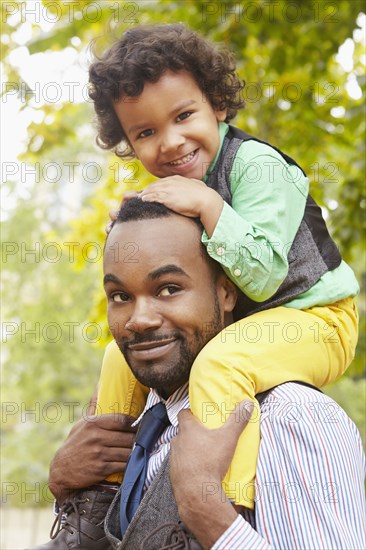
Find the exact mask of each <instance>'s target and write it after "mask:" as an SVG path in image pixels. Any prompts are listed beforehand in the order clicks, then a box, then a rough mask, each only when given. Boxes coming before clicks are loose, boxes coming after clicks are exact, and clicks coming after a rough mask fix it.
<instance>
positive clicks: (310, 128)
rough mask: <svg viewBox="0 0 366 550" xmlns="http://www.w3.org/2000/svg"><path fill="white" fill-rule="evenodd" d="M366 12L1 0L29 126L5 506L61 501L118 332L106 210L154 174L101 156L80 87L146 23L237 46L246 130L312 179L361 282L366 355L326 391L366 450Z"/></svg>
mask: <svg viewBox="0 0 366 550" xmlns="http://www.w3.org/2000/svg"><path fill="white" fill-rule="evenodd" d="M364 6H365V4H364V2H363V1H362V0H360V1H359V0H352V1H351V2H350V1H349V0H338V1H336V2H329V1H306V0H304V1H302V0H296V1H291V2H287V1H282V0H277V1H273V2H272V1H268V0H252V1H251V2H246V1H244V2H243V1H242V2H229V1H222V2H197V1H190V0H186V1H168V2H167V1H163V0H161V1H159V0H154V1H137V0H136V1H133V2H128V1H126V2H116V1H115V2H108V1H95V2H91V1H89V0H85V1H67V0H64V1H61V0H59V1H53V2H48V1H43V2H36V1H34V2H33V1H32V2H16V1H14V2H7V1H3V2H2V3H1V10H2V36H1V48H2V70H3V75H4V79H3V88H2V92H3V93H2V98H1V99H2V106H1V108H2V111H3V113H5V110H7V109H8V108H10V107H11V105H12V104H13V103H14V102H15V101H16V102H17V103H16V104H17V108H18V111H19V113H20V115H24V117H25V119H26V120H27V123H26V133H25V134H24V139H23V138H21V134H20V133H19V139H18V141H19V144H18V145H19V151H17V155H18V159H17V160H16V161H13V160H12V159H10V160H9V159H3V183H2V195H3V222H2V241H3V244H2V260H3V268H2V279H3V285H2V304H3V311H2V312H3V323H2V345H3V367H2V368H3V370H2V402H3V403H2V407H3V409H2V419H3V427H2V443H3V447H4V448H5V450H4V451H3V468H2V476H3V487H4V482H5V497H6V498H5V501H4V499H3V503H4V502H5V503H7V504H9V503H11V504H17V505H27V506H29V505H31V504H32V503H37V502H39V501H41V502H46V501H48V500H50V495H49V494H47V492H46V489H45V487H46V481H47V476H48V465H49V462H50V460H51V458H52V456H53V454H54V452H55V451H56V449H57V447H58V446H59V445H60V443H61V441H62V440H63V439H64V437H65V436H66V434H67V433H68V431H69V430H70V428H71V425H72V423H73V422H74V421H76V420H77V419H78V418H80V416H81V415H82V414H83V413H85V411H86V405H87V403H88V400H89V398H90V396H91V394H92V393H93V390H94V387H95V384H96V382H97V379H98V373H99V369H100V365H101V358H102V355H103V348H104V346H105V344H106V342H107V341H108V340H109V339H110V335H109V332H108V328H107V325H106V318H105V303H104V297H103V292H102V284H101V261H100V260H101V255H102V247H103V242H104V237H105V225H106V223H107V221H108V211H109V210H110V209H111V208H115V207H116V206H117V205H118V203H119V200H120V198H121V196H122V194H123V192H124V191H125V190H127V189H131V188H133V189H140V188H143V187H144V186H145V185H146V184H147V183H148V182H150V181H151V176H150V175H148V174H146V173H145V172H144V170H143V168H142V167H141V166H140V165H139V163H138V161H135V160H133V161H126V160H120V159H117V157H115V156H114V155H113V153H107V152H105V151H101V150H100V149H98V148H97V147H96V145H95V127H94V124H93V121H94V113H93V108H92V105H91V103H90V102H89V101H88V100H87V95H86V86H85V85H83V87H82V86H81V84H82V82H84V83H85V82H86V81H87V68H88V62H89V59H90V48H89V45H90V42H91V41H93V42H94V47H95V48H96V49H97V51H102V50H103V49H104V48H105V47H106V46H108V45H109V44H110V43H111V42H113V40H114V37H116V36H119V35H120V34H121V32H123V31H124V30H125V29H127V28H129V27H130V26H132V25H136V24H144V23H169V22H183V23H186V24H187V25H189V26H190V27H191V28H192V29H194V30H197V31H199V32H201V33H202V34H204V35H205V36H206V37H207V38H209V39H211V40H213V41H215V42H220V43H222V44H225V45H226V46H227V47H229V48H230V49H232V50H233V51H234V52H235V54H236V57H237V60H238V70H239V72H240V75H241V76H242V78H243V79H245V81H246V82H247V87H246V89H245V90H244V95H245V99H246V108H245V109H244V110H243V111H242V112H240V113H239V115H238V116H237V118H236V120H235V121H234V123H235V124H236V125H238V126H241V127H242V128H243V129H245V130H246V131H248V132H249V133H252V134H254V135H256V136H258V137H260V138H261V139H263V140H266V141H269V142H271V143H272V144H274V145H276V146H277V147H280V148H281V149H282V150H284V151H285V152H287V153H288V154H289V155H290V156H292V157H294V158H295V159H296V160H297V161H298V162H299V163H300V165H301V166H302V167H303V168H304V170H305V171H306V172H307V173H308V175H309V176H310V179H311V193H312V195H313V196H314V198H315V199H316V200H317V201H318V202H319V203H320V204H321V205H322V207H323V209H324V213H325V215H326V217H327V219H328V224H329V227H330V230H331V233H332V234H333V236H334V238H335V240H336V241H337V243H338V245H339V248H340V249H341V252H342V254H343V256H344V258H345V259H346V260H347V261H348V262H349V263H350V265H351V266H352V267H353V268H354V270H355V271H356V273H357V276H358V279H359V281H360V283H361V285H362V291H361V293H360V295H359V296H358V299H357V302H358V307H359V310H360V314H361V324H360V329H361V336H360V342H359V346H358V350H357V355H356V357H355V360H354V362H353V364H352V365H351V367H350V368H349V370H348V372H347V373H346V375H345V376H344V377H343V378H342V379H341V380H340V381H339V382H337V383H336V384H335V385H334V386H333V387H331V388H327V390H326V391H327V392H329V393H330V394H331V395H332V396H334V397H335V398H336V399H337V400H338V402H339V403H340V404H341V405H342V406H343V407H344V408H345V409H346V410H347V412H348V413H349V414H350V416H351V417H352V418H353V420H354V421H355V422H356V423H357V425H358V427H359V429H360V431H361V434H362V437H363V441H364V442H366V427H365V397H366V383H365V248H364V241H365V233H364V225H365V207H366V199H365V187H364V178H365V165H364V163H365V152H364V131H365V113H364V103H363V99H362V96H363V92H364V90H365V80H366V79H365V71H364V69H365V38H364V34H363V32H362V30H361V26H362V22H363V28H364V18H365V16H364V15H362V11H363V10H364ZM342 52H343V54H344V53H345V52H346V53H347V54H348V57H347V59H348V61H347V63H344V62H343V63H342V62H341V56H340V54H341V53H342ZM46 55H47V56H48V58H49V59H51V63H52V64H53V68H54V69H55V70H57V69H59V73H58V80H57V79H55V76H54V74H55V73H52V74H50V75H49V76H48V75H47V71H46V74H44V73H45V70H43V80H42V81H41V80H40V79H39V76H38V73H37V72H36V71H33V74H32V71H30V70H29V67H30V66H34V65H32V63H31V62H32V61H33V62H34V60H39V61H37V62H36V65H37V63H38V62H39V65H40V67H42V66H43V65H42V63H43V60H44V59H45V56H46ZM37 56H38V57H37ZM63 59H70V62H69V64H70V65H72V66H74V67H75V68H76V72H75V73H74V77H72V78H70V76H69V75H68V76H65V75H66V70H64V69H62V67H63V65H62V60H63ZM27 69H28V70H27ZM77 75H82V76H80V78H79V77H78V76H77ZM47 78H48V80H47ZM81 88H82V90H83V93H82V94H81V95H80V90H81ZM17 116H18V115H17ZM7 120H8V119H7ZM17 120H18V118H16V117H15V115H14V122H13V123H12V119H10V123H9V124H8V125H7V127H6V128H5V129H4V130H3V138H2V139H3V143H4V141H5V142H6V141H7V140H8V139H10V136H11V135H13V136H14V134H15V135H16V134H17V132H18V129H17V122H16V121H17ZM36 483H38V484H39V485H37V487H38V491H37V490H34V491H33V493H32V492H31V491H32V488H33V489H34V488H35V487H36ZM27 491H28V492H27Z"/></svg>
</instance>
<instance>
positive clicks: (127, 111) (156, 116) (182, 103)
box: [115, 71, 226, 180]
mask: <svg viewBox="0 0 366 550" xmlns="http://www.w3.org/2000/svg"><path fill="white" fill-rule="evenodd" d="M115 111H116V114H117V116H118V118H119V121H120V122H121V124H122V127H123V130H124V132H125V134H126V136H127V138H128V140H129V142H130V144H131V146H132V148H133V150H134V152H135V154H136V156H137V157H138V158H139V159H140V161H141V162H142V164H143V165H144V166H145V168H146V169H147V170H148V171H149V172H150V173H151V174H153V175H154V176H157V177H159V178H163V177H167V176H171V175H175V174H177V175H182V176H185V177H188V178H194V179H200V180H202V178H203V176H204V175H205V174H206V172H207V170H208V168H209V166H210V164H211V163H212V162H213V160H214V159H215V157H216V154H217V152H218V149H219V145H220V138H219V130H218V122H223V121H224V120H225V118H226V109H225V110H223V111H215V110H214V109H213V107H212V106H211V103H210V102H209V100H208V99H207V98H206V97H205V96H204V94H203V93H202V92H201V90H200V88H199V87H198V85H197V84H196V81H195V80H194V78H193V77H192V76H191V74H190V73H188V72H186V71H180V72H177V73H175V72H172V71H167V72H166V73H164V74H163V76H162V77H161V78H160V79H159V80H158V81H157V82H147V83H146V84H145V87H144V89H143V92H142V93H141V94H140V95H139V96H137V97H131V98H130V97H128V98H126V97H122V98H121V99H120V100H119V101H118V102H117V103H116V104H115Z"/></svg>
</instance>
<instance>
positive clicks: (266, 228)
mask: <svg viewBox="0 0 366 550" xmlns="http://www.w3.org/2000/svg"><path fill="white" fill-rule="evenodd" d="M90 83H91V90H90V96H91V98H92V99H93V100H94V104H95V110H96V114H97V119H98V125H99V128H98V132H99V133H98V143H99V145H100V146H101V147H103V148H105V149H111V148H115V151H116V154H117V155H118V156H120V157H126V156H135V157H136V158H138V159H140V161H141V163H142V164H143V165H144V167H145V168H146V169H147V170H148V171H149V172H150V173H151V174H153V175H154V176H156V177H157V178H159V179H158V180H157V181H156V182H154V183H152V184H151V185H149V186H147V187H146V188H145V189H144V190H143V191H142V192H141V194H140V197H141V199H142V200H146V201H157V202H162V203H164V204H165V205H166V206H168V207H169V208H171V209H172V210H174V211H176V212H178V213H181V214H184V215H186V216H192V217H199V218H200V219H201V222H202V224H203V226H204V228H205V231H204V233H203V235H202V241H203V243H204V244H205V245H206V247H207V251H208V253H209V254H210V256H211V257H212V258H214V259H215V260H216V261H218V262H219V263H220V264H221V265H222V267H223V269H224V270H225V272H226V273H227V275H228V276H229V277H230V278H231V279H232V281H233V282H234V283H235V284H236V285H237V287H238V289H239V290H240V296H239V300H238V305H237V307H236V310H235V316H234V319H235V321H236V323H235V324H233V325H231V326H230V327H228V328H227V329H225V330H224V331H223V332H222V333H221V334H219V335H218V336H216V337H215V338H214V339H213V340H211V341H210V342H209V343H208V344H207V345H206V346H205V347H204V348H203V350H202V351H201V353H200V354H199V355H198V357H197V359H196V361H195V362H194V364H193V367H192V371H191V377H190V402H191V408H192V412H193V413H194V414H195V415H196V416H197V417H198V418H199V419H200V420H201V421H203V422H205V423H206V425H207V426H208V427H217V426H219V425H221V424H222V422H224V421H225V418H226V415H227V413H228V412H230V411H231V410H232V409H233V408H234V406H235V404H236V403H238V402H240V401H241V400H242V399H243V398H244V397H250V398H251V399H254V396H255V395H256V394H257V393H259V392H262V391H264V390H266V389H269V388H271V387H273V386H275V385H277V384H281V383H283V382H286V381H291V380H296V381H302V382H305V383H309V384H312V385H315V386H317V387H321V386H324V385H326V384H328V383H330V382H333V381H335V380H336V379H337V378H338V377H339V376H341V375H342V374H343V372H344V371H345V369H346V368H347V366H348V365H349V364H350V362H351V360H352V358H353V356H354V350H355V347H356V342H357V313H356V309H355V306H354V303H353V300H352V297H353V296H355V295H356V294H357V292H358V284H357V281H356V279H355V277H354V274H353V272H352V270H351V269H350V268H349V267H348V265H347V264H346V263H345V262H344V261H342V259H341V257H340V255H339V252H338V250H337V248H336V246H335V244H334V243H333V241H332V239H331V238H330V236H329V234H328V231H327V229H326V226H325V223H324V221H323V219H322V217H321V210H320V208H319V207H318V206H317V205H316V204H315V203H314V201H313V200H312V199H311V197H310V196H309V195H308V179H307V178H306V176H305V174H304V173H303V171H302V170H301V168H300V167H299V166H298V165H297V164H296V163H295V161H293V160H292V159H291V158H289V157H288V156H286V155H285V154H283V153H282V152H281V151H279V150H278V149H276V148H274V147H272V146H270V145H268V144H266V143H264V142H262V141H260V140H258V139H256V138H252V137H251V136H248V135H247V134H245V133H244V132H242V131H240V130H238V129H237V128H234V127H231V126H229V125H228V124H227V123H228V122H229V121H230V120H231V119H232V118H233V117H234V116H235V114H236V113H237V110H238V109H239V108H240V107H241V106H242V105H243V102H242V99H241V94H240V92H241V90H242V89H243V87H244V85H243V84H242V83H241V82H240V80H239V78H238V77H237V75H236V73H235V63H234V60H233V57H232V55H231V54H229V53H228V52H225V51H217V50H216V49H215V48H214V47H213V45H211V44H209V43H208V42H206V41H205V40H203V39H202V38H201V37H200V36H198V35H197V34H195V33H194V32H191V31H190V30H188V29H186V28H185V27H184V26H183V25H163V26H156V27H144V26H141V27H136V28H133V29H131V30H129V31H127V32H126V33H125V34H124V36H123V37H122V39H121V40H119V41H118V42H116V43H115V44H114V45H113V46H112V47H111V48H110V49H109V50H108V51H107V52H106V53H105V54H104V55H103V56H102V58H101V59H99V60H96V61H95V62H94V63H93V64H92V66H91V67H90ZM134 195H136V193H135V192H130V193H129V194H128V196H127V198H128V197H131V196H134ZM116 404H117V407H118V409H117V410H118V412H124V413H127V414H131V415H133V416H137V415H138V414H139V413H140V412H141V410H142V409H143V406H144V388H142V387H141V386H140V385H139V384H138V383H137V382H136V380H135V379H134V378H133V376H132V374H131V373H130V371H129V368H128V366H127V364H125V362H124V359H123V357H122V355H121V353H120V352H119V350H118V349H117V346H116V344H115V343H112V344H111V345H109V347H108V348H107V350H106V355H105V359H104V364H103V369H102V374H101V379H100V387H99V396H98V408H97V410H98V412H99V413H110V412H111V411H116ZM256 420H257V421H252V422H250V423H249V425H248V427H247V428H246V429H245V431H244V432H243V434H242V436H241V438H240V440H239V443H238V447H237V451H236V454H235V456H234V459H233V462H232V465H231V467H230V469H229V471H228V472H227V475H226V477H225V480H224V488H225V491H226V493H227V495H228V496H229V497H230V498H231V499H232V500H233V501H234V502H235V503H236V504H240V505H244V506H246V507H250V508H253V498H254V485H253V480H254V477H255V467H256V458H257V454H258V447H259V421H258V417H257V418H256ZM295 420H296V419H295ZM292 421H294V419H292ZM243 456H245V457H246V461H245V464H244V463H243V461H242V460H240V457H243Z"/></svg>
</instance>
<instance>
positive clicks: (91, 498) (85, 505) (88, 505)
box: [28, 485, 118, 550]
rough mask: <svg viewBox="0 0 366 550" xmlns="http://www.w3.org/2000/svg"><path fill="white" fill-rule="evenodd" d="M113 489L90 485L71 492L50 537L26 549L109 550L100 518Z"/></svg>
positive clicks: (115, 489) (105, 486)
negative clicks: (71, 494)
mask: <svg viewBox="0 0 366 550" xmlns="http://www.w3.org/2000/svg"><path fill="white" fill-rule="evenodd" d="M117 489H118V486H108V485H94V486H92V487H87V488H86V489H84V490H82V491H78V492H77V493H75V495H73V496H72V497H70V498H68V499H67V500H65V502H64V503H63V505H62V506H61V508H60V511H59V513H58V515H57V517H56V519H55V522H54V524H53V526H52V529H51V533H50V537H51V540H50V541H49V542H47V543H46V544H42V545H41V546H35V547H34V548H32V549H28V550H73V549H74V548H75V549H76V550H112V547H111V545H110V544H109V541H108V539H107V537H106V535H105V532H104V518H105V516H106V514H107V511H108V508H109V506H110V505H111V503H112V500H113V498H114V497H115V494H116V492H117ZM65 516H66V517H65Z"/></svg>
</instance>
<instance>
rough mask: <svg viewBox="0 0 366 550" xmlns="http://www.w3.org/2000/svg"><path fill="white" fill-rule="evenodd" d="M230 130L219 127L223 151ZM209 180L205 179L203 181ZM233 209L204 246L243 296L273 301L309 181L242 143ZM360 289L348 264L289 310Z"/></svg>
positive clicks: (275, 156)
mask: <svg viewBox="0 0 366 550" xmlns="http://www.w3.org/2000/svg"><path fill="white" fill-rule="evenodd" d="M228 130H229V127H228V125H227V124H225V123H220V124H219V131H220V148H219V151H218V153H217V155H216V158H215V159H214V161H213V163H212V165H211V166H210V168H209V170H208V174H210V173H211V171H212V170H213V169H214V167H215V164H216V162H217V160H218V157H219V155H220V151H221V147H222V144H223V140H224V137H225V135H226V133H227V132H228ZM205 180H207V175H206V177H205ZM230 186H231V194H232V206H229V205H228V204H227V203H224V207H223V210H222V212H221V215H220V218H219V220H218V222H217V225H216V227H215V231H214V233H213V235H212V237H211V238H209V237H208V235H207V233H206V232H205V231H204V232H203V235H202V242H203V244H204V245H205V246H206V247H207V251H208V253H209V255H210V256H211V257H212V258H214V259H215V260H216V261H218V262H219V263H220V264H221V265H222V267H223V269H224V271H225V272H226V274H227V275H228V276H229V277H230V279H231V280H232V281H233V282H234V283H235V284H236V286H237V287H238V288H240V290H241V291H242V292H244V293H245V294H246V295H247V296H249V298H251V299H252V300H254V301H256V302H263V301H264V300H267V299H268V298H270V297H271V296H272V295H273V294H274V293H275V292H276V291H277V289H278V288H279V286H280V285H281V283H282V282H283V281H284V279H285V278H286V276H287V272H288V260H287V255H288V252H289V250H290V248H291V245H292V242H293V240H294V238H295V235H296V233H297V230H298V228H299V226H300V223H301V220H302V218H303V215H304V210H305V205H306V199H307V196H308V191H309V180H308V178H307V177H306V176H304V174H303V173H302V171H301V170H300V169H299V168H298V167H297V166H294V165H290V164H288V163H287V162H286V161H285V160H284V158H283V157H282V156H281V155H280V154H279V153H277V151H276V150H275V149H273V148H272V147H270V146H269V145H266V144H263V143H259V142H257V141H254V140H250V141H246V142H243V143H242V144H241V146H240V147H239V149H238V152H237V155H236V157H235V160H234V162H233V166H232V170H231V173H230ZM358 291H359V286H358V283H357V280H356V278H355V275H354V273H353V271H352V269H351V268H350V267H349V266H348V265H347V264H346V263H345V262H344V261H342V263H341V264H340V266H339V267H337V268H336V269H334V270H332V271H328V272H326V273H325V274H324V275H323V276H322V277H321V278H320V279H319V281H318V282H317V283H316V284H315V285H313V286H312V287H311V288H310V289H309V290H307V291H306V292H304V293H302V294H299V295H298V296H297V297H296V298H295V299H293V300H291V301H289V302H287V303H286V304H284V305H286V306H287V307H294V308H297V309H307V308H309V307H312V306H315V305H318V306H319V305H326V304H331V303H333V302H337V301H338V300H341V299H342V298H346V297H348V296H355V295H356V294H357V292H358Z"/></svg>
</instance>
